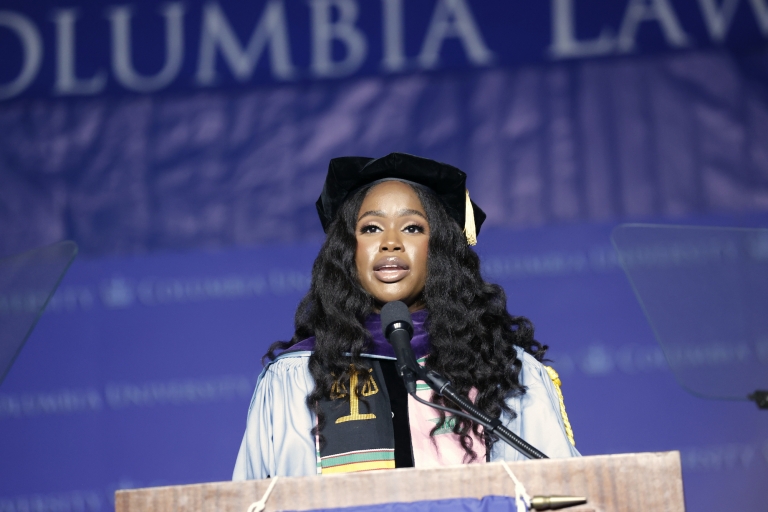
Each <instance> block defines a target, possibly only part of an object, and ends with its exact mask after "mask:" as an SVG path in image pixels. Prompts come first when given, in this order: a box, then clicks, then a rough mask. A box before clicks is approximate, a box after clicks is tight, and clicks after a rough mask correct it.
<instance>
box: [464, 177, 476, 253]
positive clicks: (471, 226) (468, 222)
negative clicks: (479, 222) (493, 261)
mask: <svg viewBox="0 0 768 512" xmlns="http://www.w3.org/2000/svg"><path fill="white" fill-rule="evenodd" d="M466 205H467V206H466V210H465V213H464V234H465V235H466V237H467V243H468V244H469V245H477V230H476V229H475V211H474V210H473V209H472V201H470V200H469V190H467V203H466Z"/></svg>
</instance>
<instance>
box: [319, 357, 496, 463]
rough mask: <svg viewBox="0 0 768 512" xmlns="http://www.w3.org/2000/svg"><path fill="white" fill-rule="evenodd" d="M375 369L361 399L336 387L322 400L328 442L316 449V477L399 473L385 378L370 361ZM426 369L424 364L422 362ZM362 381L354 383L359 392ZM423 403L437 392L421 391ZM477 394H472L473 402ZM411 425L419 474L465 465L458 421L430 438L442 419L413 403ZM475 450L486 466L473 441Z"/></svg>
mask: <svg viewBox="0 0 768 512" xmlns="http://www.w3.org/2000/svg"><path fill="white" fill-rule="evenodd" d="M369 361H371V368H370V371H369V373H368V375H367V376H366V377H362V378H365V379H366V382H365V383H364V384H363V388H362V397H360V398H358V397H357V396H355V393H354V392H353V393H351V394H350V392H349V389H347V388H346V387H345V386H339V385H334V387H333V389H332V390H331V399H330V400H321V401H320V408H321V409H322V411H323V413H324V414H325V427H324V428H323V432H322V434H323V437H324V439H325V443H324V445H323V447H322V448H320V446H319V443H318V448H317V473H318V474H323V475H327V474H333V473H352V472H356V471H371V470H381V469H394V468H395V438H394V429H393V427H392V410H391V407H390V400H389V394H388V392H387V387H386V385H384V375H383V373H382V370H381V366H380V365H379V362H378V361H377V360H376V359H369ZM419 362H420V363H421V364H423V359H421V360H419ZM357 384H358V378H357V377H356V376H355V377H352V378H351V379H350V388H352V389H355V386H357ZM417 395H418V396H419V398H422V399H424V400H429V399H430V398H431V396H432V390H431V389H430V388H429V386H427V385H426V384H422V383H419V385H418V386H417ZM474 395H475V392H474V390H473V393H471V394H470V398H471V399H474ZM408 419H409V422H410V430H411V443H412V446H413V461H414V465H415V466H416V467H418V468H428V467H438V466H447V465H455V464H462V463H463V462H464V456H465V452H464V449H463V448H462V447H461V444H460V443H459V436H457V435H455V434H454V433H453V432H452V428H453V425H454V418H453V417H452V416H450V415H447V417H446V422H445V424H444V425H443V426H442V427H441V428H440V430H438V431H437V432H435V435H434V436H430V432H431V431H432V429H433V428H434V427H435V425H436V424H437V423H438V421H439V419H440V415H439V414H438V411H437V410H436V409H433V408H431V407H427V406H426V405H424V404H420V403H419V402H417V401H416V400H414V399H413V397H410V396H409V397H408ZM470 437H471V439H472V448H473V450H474V451H475V452H476V453H477V459H476V460H475V461H473V462H475V463H484V462H485V451H486V450H485V445H484V444H483V442H482V440H480V439H479V438H478V437H477V436H475V435H471V436H470Z"/></svg>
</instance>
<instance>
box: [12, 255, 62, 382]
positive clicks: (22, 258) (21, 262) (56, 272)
mask: <svg viewBox="0 0 768 512" xmlns="http://www.w3.org/2000/svg"><path fill="white" fill-rule="evenodd" d="M76 254H77V245H76V244H75V243H74V242H71V241H64V242H59V243H56V244H53V245H49V246H46V247H42V248H40V249H34V250H32V251H29V252H25V253H23V254H19V255H16V256H11V257H8V258H4V259H2V260H0V384H1V383H2V382H3V379H5V376H6V375H7V374H8V370H10V368H11V366H12V365H13V362H14V360H15V359H16V356H18V354H19V352H20V351H21V349H22V347H23V346H24V343H25V342H26V341H27V338H29V335H30V334H31V333H32V329H34V327H35V324H36V323H37V320H38V319H39V318H40V315H41V314H42V313H43V310H44V309H45V306H46V305H47V304H48V301H49V300H50V298H51V296H52V295H53V293H54V292H55V291H56V287H57V286H58V285H59V282H60V281H61V278H62V277H64V274H65V273H66V271H67V269H68V268H69V266H70V264H71V263H72V261H73V260H74V259H75V255H76Z"/></svg>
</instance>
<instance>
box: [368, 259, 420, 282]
mask: <svg viewBox="0 0 768 512" xmlns="http://www.w3.org/2000/svg"><path fill="white" fill-rule="evenodd" d="M410 271H411V268H410V267H409V266H408V264H407V263H406V262H405V261H403V260H401V259H400V258H398V257H397V256H388V257H386V258H382V259H380V260H379V261H377V262H376V263H375V264H374V265H373V275H375V276H376V279H378V280H379V281H381V282H382V283H396V282H397V281H400V280H401V279H402V278H404V277H405V276H406V275H408V272H410Z"/></svg>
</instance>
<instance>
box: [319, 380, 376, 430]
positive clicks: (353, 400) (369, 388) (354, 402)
mask: <svg viewBox="0 0 768 512" xmlns="http://www.w3.org/2000/svg"><path fill="white" fill-rule="evenodd" d="M368 373H373V369H369V370H368ZM339 387H341V390H342V392H343V394H340V393H339ZM349 389H357V372H355V371H354V370H353V371H352V372H350V376H349ZM334 391H336V393H337V398H343V397H345V396H346V395H347V390H346V388H345V387H344V385H343V384H341V385H339V386H337V383H336V382H334V383H333V387H332V388H331V398H334V396H333V395H334ZM378 392H379V387H378V386H377V385H376V381H375V380H373V375H369V376H368V380H366V381H365V384H363V391H362V395H363V396H371V395H375V394H376V393H378ZM375 418H376V415H375V414H360V400H359V399H358V398H357V393H349V414H348V415H347V416H342V417H341V418H339V419H337V420H336V423H337V424H338V423H344V422H345V421H358V420H372V419H375Z"/></svg>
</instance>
